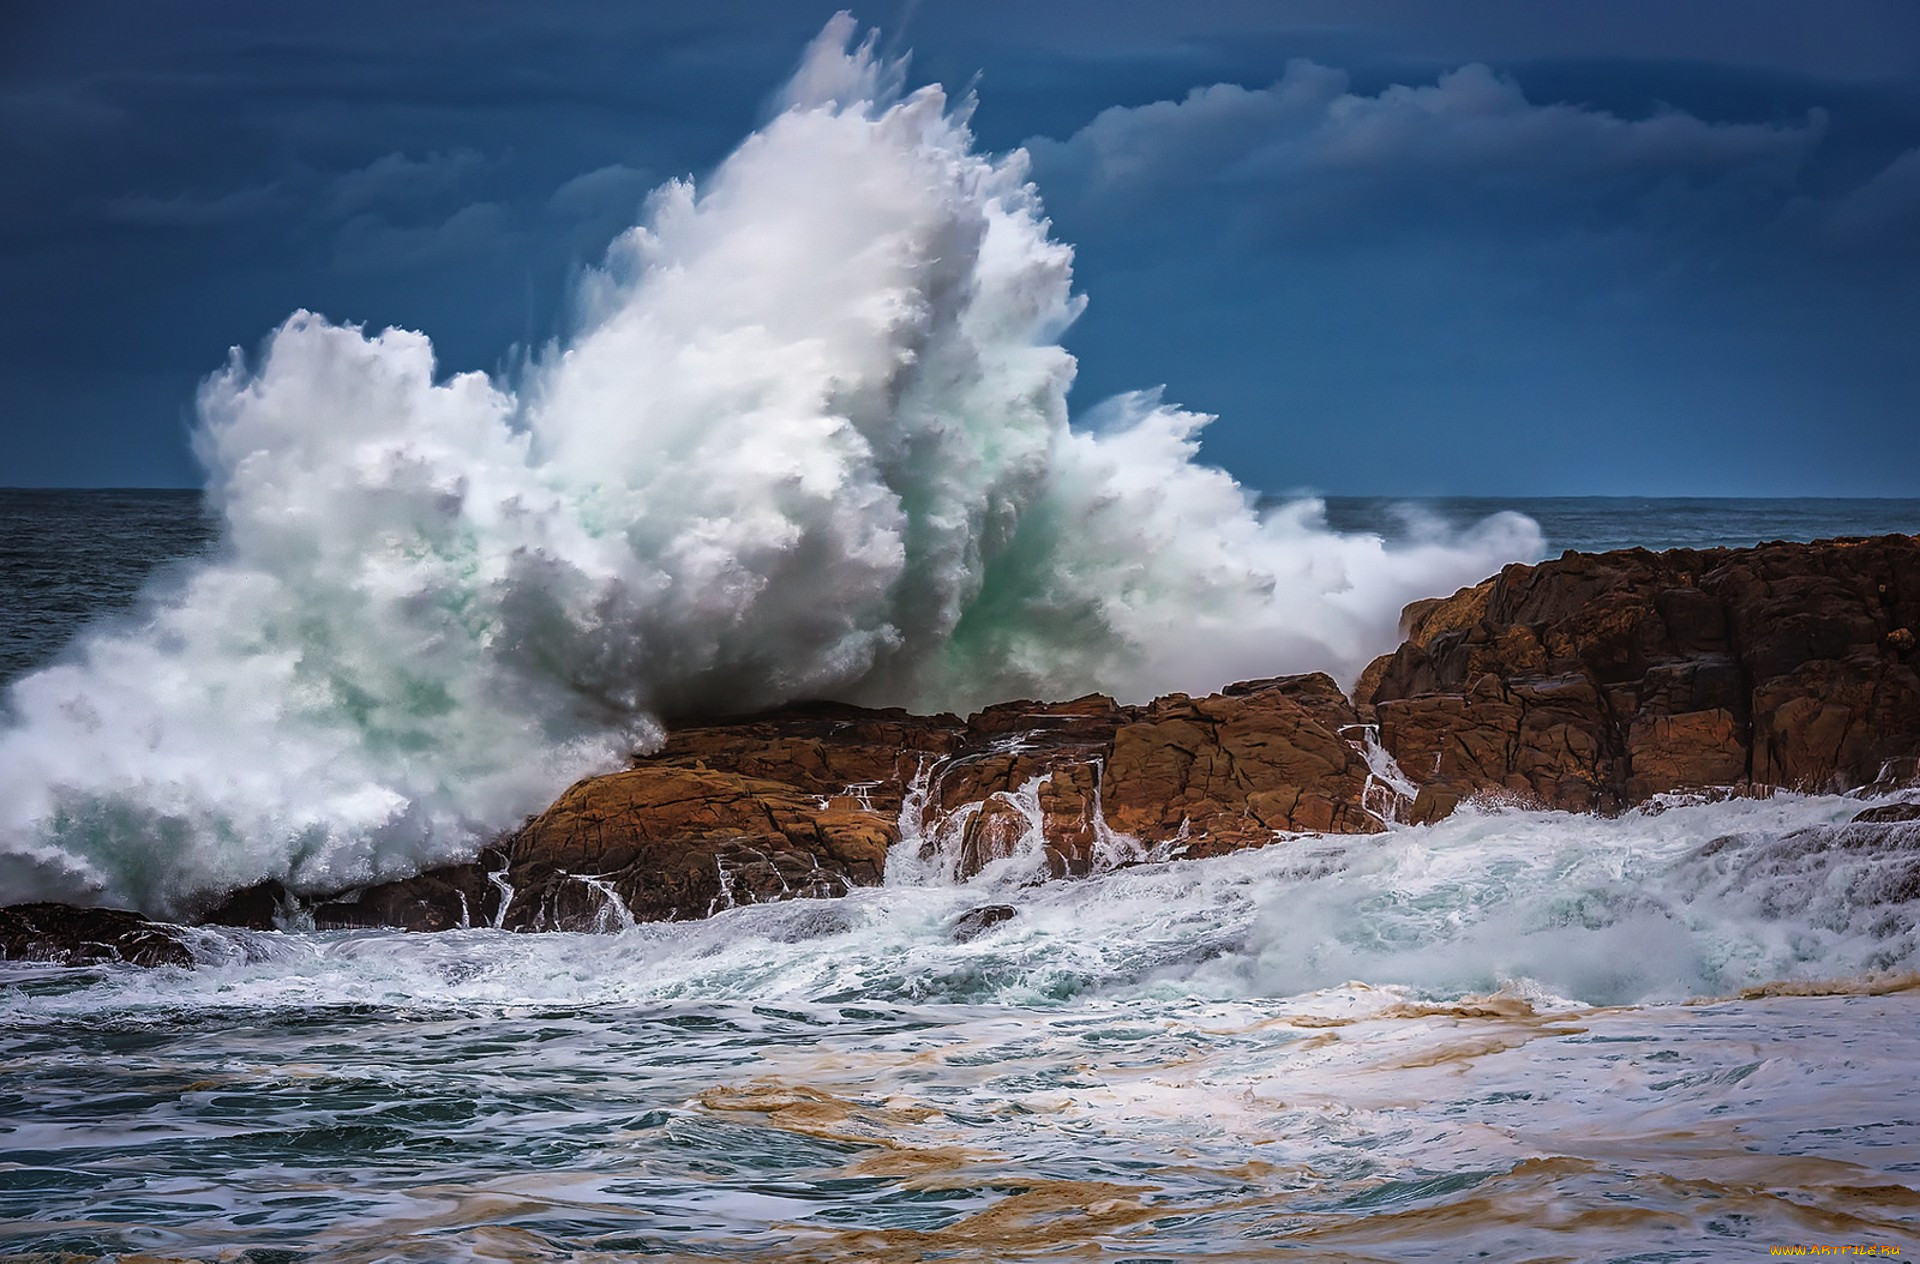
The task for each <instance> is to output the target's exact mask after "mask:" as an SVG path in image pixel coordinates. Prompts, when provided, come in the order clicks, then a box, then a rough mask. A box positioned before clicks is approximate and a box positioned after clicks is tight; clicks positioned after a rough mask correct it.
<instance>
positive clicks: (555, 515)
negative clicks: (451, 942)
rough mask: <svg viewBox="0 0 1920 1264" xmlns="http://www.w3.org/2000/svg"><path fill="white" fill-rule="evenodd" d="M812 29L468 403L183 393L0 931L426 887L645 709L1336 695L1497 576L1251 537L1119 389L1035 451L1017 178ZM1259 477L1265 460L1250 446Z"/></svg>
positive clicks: (51, 685) (237, 388) (13, 782)
mask: <svg viewBox="0 0 1920 1264" xmlns="http://www.w3.org/2000/svg"><path fill="white" fill-rule="evenodd" d="M904 81H905V65H904V63H903V62H900V61H895V60H889V59H886V58H883V57H881V56H879V55H877V53H876V52H875V48H874V40H873V39H872V38H871V37H868V38H866V39H865V40H860V39H859V35H858V31H857V30H856V28H855V26H854V24H853V22H852V20H851V19H850V18H847V17H845V16H844V15H843V16H841V17H839V18H836V19H834V20H833V21H832V22H830V23H829V24H828V25H827V27H826V29H825V30H824V31H823V32H822V33H821V35H820V36H819V37H818V38H817V39H816V40H815V41H814V43H813V44H812V45H811V47H810V48H809V49H808V51H807V53H806V55H805V57H804V59H803V61H802V64H801V67H800V69H799V71H798V72H797V73H796V75H795V76H794V78H793V80H792V82H791V83H790V84H789V85H788V88H787V91H786V94H785V97H784V103H783V104H782V105H781V106H780V107H779V108H777V110H776V112H775V113H774V114H773V115H772V117H771V118H770V119H769V121H768V122H767V123H766V124H765V125H764V126H763V127H762V128H760V130H758V131H757V132H755V133H754V134H753V135H751V136H749V137H748V138H747V140H746V141H745V142H744V143H742V144H741V146H740V147H739V148H738V149H737V150H736V151H735V152H734V153H733V154H732V155H731V156H730V157H728V158H727V159H726V160H725V161H724V162H723V163H721V164H720V166H719V167H718V168H717V169H716V170H715V171H714V172H713V173H712V174H711V175H710V176H709V177H708V178H706V179H705V180H703V181H702V183H701V184H700V186H699V187H698V188H696V187H695V186H694V185H693V184H692V183H690V182H674V183H670V184H668V185H666V186H665V187H663V188H661V189H660V190H659V191H657V192H656V193H655V194H654V196H653V197H652V199H651V200H650V202H649V204H648V207H647V209H646V213H645V215H644V221H643V223H641V224H640V225H639V226H636V227H634V228H632V229H630V230H628V231H627V232H626V233H624V234H622V235H621V236H620V237H619V238H618V239H617V240H616V241H615V242H614V243H613V244H612V246H611V247H610V249H609V251H608V253H607V257H606V260H605V262H604V265H603V266H602V267H601V268H599V269H598V270H596V271H595V272H594V273H593V274H592V275H591V276H590V277H589V278H588V279H587V281H586V282H585V283H584V284H583V285H582V287H581V293H580V295H579V302H578V312H579V314H578V318H577V321H576V322H575V326H574V328H573V330H572V332H571V333H570V334H569V335H568V336H566V337H565V338H564V339H561V340H559V341H558V342H556V343H555V344H554V345H552V346H551V347H549V348H547V349H546V350H545V351H544V352H543V353H541V354H539V355H537V356H535V357H533V359H532V360H531V362H530V364H529V366H528V367H527V368H526V369H525V370H524V371H522V372H520V373H518V374H516V375H513V377H512V378H511V380H508V379H504V378H503V379H495V378H490V377H488V376H485V375H481V374H473V373H468V374H459V375H455V376H451V377H441V376H438V375H437V374H436V369H435V363H434V356H433V349H432V346H431V344H430V342H429V340H428V339H427V337H426V336H424V335H423V334H419V333H413V332H406V331H402V330H397V329H388V330H385V331H382V332H379V333H372V334H370V333H368V332H367V331H366V330H364V329H362V328H360V327H357V326H353V325H342V324H336V323H333V322H331V321H328V320H327V319H325V318H323V317H321V316H319V315H316V314H313V313H310V312H299V313H296V314H295V315H293V316H292V317H291V318H290V319H288V320H287V322H286V323H285V324H283V325H282V326H281V327H280V328H279V329H277V330H276V331H275V332H274V333H273V334H272V335H271V336H270V337H269V338H268V339H267V341H266V344H265V346H264V347H263V348H262V349H261V350H260V352H259V353H258V354H257V356H255V357H253V358H251V359H249V358H247V357H244V356H242V355H241V354H240V353H238V352H236V353H235V354H234V355H233V357H232V358H231V360H230V362H229V363H228V364H227V366H226V367H225V368H224V369H223V370H222V371H220V372H218V373H216V374H215V375H213V376H212V377H211V378H209V379H208V380H207V382H206V383H205V384H204V386H203V387H202V389H201V392H200V397H199V401H198V407H199V422H198V427H197V430H196V436H195V446H196V450H197V452H198V453H199V455H200V457H201V459H202V461H203V462H204V464H205V466H206V469H207V471H208V483H207V486H208V492H209V495H210V498H211V501H212V503H213V504H214V505H215V506H216V508H217V509H218V510H219V512H220V513H221V515H222V516H223V521H224V525H223V530H222V539H221V543H220V545H219V547H218V549H217V550H216V552H215V554H214V555H213V556H211V557H210V558H209V559H208V560H206V561H205V562H203V563H201V564H199V565H197V566H196V567H195V568H194V569H192V570H190V571H189V572H187V573H185V574H183V575H180V576H177V577H176V578H175V580H174V581H173V583H172V586H171V587H169V588H168V589H167V590H165V591H158V590H156V591H155V592H153V593H152V594H150V596H149V598H148V601H147V603H146V605H145V607H144V609H143V611H142V612H141V613H140V614H139V616H138V617H136V618H134V619H132V620H130V621H126V622H123V623H121V624H119V625H117V626H114V627H110V628H98V629H94V630H92V631H90V632H88V633H87V634H85V635H84V636H82V637H81V638H80V639H79V640H78V641H77V642H76V643H75V644H74V645H73V646H72V647H71V648H70V649H69V651H68V652H67V654H66V655H65V657H64V659H63V661H62V662H60V663H59V664H57V665H55V666H53V667H50V668H48V669H46V670H43V671H41V672H39V673H37V674H35V675H33V676H30V677H28V678H26V679H23V680H21V681H20V682H18V683H17V684H16V685H15V686H14V688H13V689H12V691H11V693H10V696H9V698H8V704H9V712H10V715H9V719H8V722H7V728H6V730H5V732H4V734H3V735H0V902H11V901H15V900H22V899H31V898H56V899H65V900H77V901H100V902H116V903H122V902H125V903H133V904H136V905H138V906H140V907H142V908H144V909H147V910H149V911H152V912H156V913H173V912H179V911H182V910H183V909H186V908H189V907H190V906H191V904H192V903H193V901H194V900H195V899H197V898H201V897H204V896H205V895H206V894H207V893H211V892H218V891H221V890H226V889H231V888H233V887H236V886H239V885H243V884H246V883H250V882H253V881H257V880H260V879H263V878H277V879H280V880H282V881H285V882H287V883H288V884H289V885H291V886H293V887H294V888H296V889H309V890H315V889H325V888H338V887H341V886H345V885H350V884H353V883H358V882H364V881H369V880H374V879H378V878H383V877H390V876H396V875H400V874H404V873H408V872H413V871H415V870H417V869H419V868H421V867H423V866H426V865H430V864H433V863H438V862H441V861H446V860H450V859H453V858H456V857H460V856H464V855H467V854H470V853H471V851H472V849H473V847H474V846H475V843H476V841H477V840H478V839H481V838H483V837H485V836H487V835H488V834H490V833H491V832H494V831H496V830H498V829H500V828H503V827H509V826H511V825H513V824H515V823H517V822H518V821H519V820H520V819H521V818H522V817H523V816H524V815H525V814H526V813H528V812H531V811H535V810H538V809H539V808H540V807H542V806H544V804H545V803H546V802H547V801H548V800H549V799H550V798H551V797H552V795H553V794H554V793H556V792H557V791H558V790H559V789H560V788H561V787H563V786H565V785H566V784H567V783H568V782H569V781H570V780H572V779H573V778H576V777H578V776H581V775H584V774H587V773H591V772H594V771H596V770H604V769H607V768H611V767H614V766H617V765H618V764H619V763H620V762H621V761H623V760H624V759H626V758H628V757H629V756H630V755H631V754H632V753H633V752H634V751H636V750H644V749H646V748H648V747H649V746H650V745H652V744H655V743H657V742H658V740H659V738H660V735H661V725H660V722H659V720H658V719H657V718H656V717H657V716H659V715H662V714H689V713H698V712H724V711H740V710H744V709H750V708H755V707H763V706H768V705H773V704H777V703H780V702H783V701H787V700H792V699H800V698H817V697H837V698H843V699H847V700H852V701H858V702H868V703H887V704H904V705H910V706H917V707H953V708H965V707H968V706H971V705H974V704H978V703H981V702H984V701H989V700H994V699H998V698H1003V697H1011V696H1018V695H1027V696H1056V697H1057V696H1067V695H1073V694H1077V693H1080V692H1083V691H1087V690H1092V689H1101V690H1106V691H1109V692H1112V693H1115V694H1118V695H1120V696H1122V697H1126V698H1143V697H1146V696H1149V695H1152V694H1154V693H1157V692H1161V691H1166V690H1171V689H1185V690H1189V691H1200V690H1205V689H1209V688H1212V687H1215V686H1218V685H1220V684H1222V683H1224V682H1226V681H1228V680H1232V679H1235V678H1237V677H1245V676H1254V675H1271V674H1276V673H1281V672H1289V671H1302V670H1310V669H1325V670H1330V671H1333V672H1335V673H1336V674H1339V675H1342V676H1344V677H1346V678H1349V679H1350V678H1351V677H1352V676H1353V675H1355V674H1357V672H1358V671H1359V669H1360V668H1361V667H1362V666H1363V665H1364V663H1365V662H1366V661H1367V659H1368V658H1369V657H1371V656H1372V655H1373V654H1375V653H1378V652H1380V651H1382V650H1384V649H1387V648H1390V646H1391V644H1392V641H1393V638H1394V633H1395V620H1396V617H1397V614H1398V611H1399V609H1400V607H1401V606H1402V605H1403V604H1404V603H1405V602H1406V601H1408V600H1410V599H1412V598H1415V597H1418V596H1423V595H1427V594H1431V593H1437V592H1445V591H1450V590H1451V589H1453V588H1454V587H1456V586H1458V585H1460V584H1463V583H1468V582H1472V581H1473V580H1476V579H1478V578H1480V577H1481V576H1483V575H1484V574H1486V573H1488V572H1490V571H1491V570H1492V569H1494V568H1495V567H1497V566H1498V565H1500V564H1501V563H1504V562H1507V561H1511V560H1514V559H1516V558H1526V557H1531V556H1535V555H1537V554H1538V552H1539V551H1540V549H1541V547H1542V542H1541V539H1540V535H1539V533H1538V531H1537V529H1535V528H1534V526H1533V525H1532V524H1531V523H1530V522H1528V521H1527V520H1526V519H1524V518H1520V517H1517V516H1514V515H1499V516H1496V517H1494V518H1492V519H1489V520H1487V521H1486V522H1484V523H1482V524H1480V525H1479V526H1478V527H1476V528H1474V529H1472V530H1470V531H1468V532H1466V533H1464V534H1456V535H1452V536H1446V537H1435V538H1433V539H1430V540H1428V541H1425V542H1422V543H1418V544H1415V545H1410V546H1400V547H1395V548H1389V547H1387V546H1386V545H1385V544H1384V543H1383V542H1382V541H1381V540H1380V539H1379V538H1377V537H1373V536H1366V535H1348V534H1339V533H1335V532H1332V531H1330V530H1328V529H1327V528H1326V526H1325V523H1324V518H1323V515H1322V512H1321V507H1320V506H1319V505H1318V504H1317V503H1316V502H1314V501H1312V500H1300V501H1296V502H1293V503H1290V504H1287V505H1284V506H1282V507H1280V508H1277V509H1273V510H1269V511H1266V512H1256V510H1255V509H1254V508H1253V501H1252V497H1250V495H1249V494H1248V493H1247V492H1246V491H1245V490H1244V489H1242V488H1241V487H1240V486H1239V485H1237V484H1236V483H1235V481H1234V480H1233V479H1232V478H1231V477H1230V476H1229V475H1228V474H1226V473H1225V472H1223V471H1221V470H1219V469H1216V468H1213V467H1210V466H1207V465H1205V464H1202V463H1200V462H1199V461H1198V460H1197V453H1198V447H1199V436H1200V432H1201V429H1202V427H1203V426H1204V425H1205V424H1206V422H1207V421H1208V420H1209V419H1208V418H1207V417H1205V416H1203V415H1200V414H1197V413H1193V412H1188V411H1184V410H1181V409H1179V408H1176V407H1173V406H1171V405H1169V404H1167V403H1165V402H1163V401H1162V400H1161V399H1160V398H1159V397H1158V395H1157V394H1156V393H1154V392H1142V393H1137V394H1130V395H1125V396H1121V397H1118V398H1115V399H1111V400H1108V401H1106V402H1104V403H1101V404H1099V405H1098V406H1096V407H1094V408H1092V409H1090V410H1088V411H1086V412H1085V413H1084V415H1083V416H1081V417H1078V418H1076V419H1075V420H1074V421H1073V422H1072V423H1071V424H1070V421H1069V409H1068V389H1069V386H1070V385H1071V383H1072V380H1073V375H1074V362H1073V358H1072V357H1071V356H1070V355H1069V354H1068V353H1067V352H1066V351H1065V350H1064V349H1063V348H1062V347H1061V346H1060V342H1059V340H1060V338H1061V335H1062V333H1063V332H1064V331H1065V330H1066V329H1067V327H1068V326H1069V325H1070V324H1071V322H1072V321H1073V320H1074V318H1075V316H1076V315H1077V314H1078V312H1079V311H1080V308H1081V305H1082V300H1081V299H1080V298H1079V297H1078V296H1077V295H1076V294H1075V293H1074V291H1073V286H1072V251H1071V249H1070V248H1069V247H1068V246H1067V245H1065V244H1063V243H1061V242H1058V241H1056V240H1054V239H1052V238H1051V236H1050V235H1049V229H1048V224H1047V221H1046V219H1045V218H1044V216H1043V212H1042V209H1041V205H1040V201H1039V198H1038V194H1037V192H1036V190H1035V189H1034V187H1033V186H1032V185H1031V184H1030V183H1029V181H1028V178H1027V161H1026V157H1025V155H1024V154H1022V153H1021V152H1019V151H1015V152H1013V153H1009V154H1001V155H994V154H986V153H981V152H979V151H977V150H976V149H975V148H974V145H973V139H972V136H971V134H970V132H969V129H968V113H969V109H970V103H969V102H959V103H955V102H952V101H950V100H949V99H948V98H947V96H946V95H945V94H944V93H943V92H942V91H941V90H940V89H939V88H938V87H923V88H920V89H917V90H914V91H911V92H908V91H906V90H905V89H904V87H903V84H904ZM1282 441H1283V440H1282Z"/></svg>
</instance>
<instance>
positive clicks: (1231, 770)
mask: <svg viewBox="0 0 1920 1264" xmlns="http://www.w3.org/2000/svg"><path fill="white" fill-rule="evenodd" d="M1358 731H1359V719H1358V716H1357V715H1355V713H1354V711H1353V708H1352V707H1351V706H1350V705H1349V704H1348V703H1347V700H1346V698H1345V697H1344V696H1343V695H1342V694H1341V692H1340V690H1339V687H1338V686H1337V685H1335V683H1334V682H1333V680H1332V679H1331V678H1329V677H1327V676H1324V675H1313V676H1298V677H1287V678H1282V679H1277V680H1264V681H1253V682H1247V683H1244V684H1240V685H1235V686H1232V687H1230V688H1229V689H1227V690H1225V691H1223V692H1222V693H1220V694H1217V695H1214V696H1212V697H1208V698H1201V699H1193V698H1188V697H1186V696H1184V695H1174V696H1171V697H1167V698H1161V699H1157V700H1155V701H1154V702H1152V703H1150V704H1148V705H1146V706H1122V705H1120V704H1118V703H1116V702H1115V701H1114V700H1113V699H1111V698H1108V697H1105V696H1102V695H1097V694H1095V695H1089V696H1087V697H1084V698H1078V699H1074V700H1072V701H1070V702H1060V703H1037V702H1010V703H1005V704H1002V705H999V706H994V707H989V708H987V709H986V710H984V711H981V712H980V713H978V714H976V715H974V716H971V717H969V718H968V719H966V720H961V719H959V718H958V717H956V716H952V715H934V716H914V715H909V714H908V713H906V712H904V711H867V710H862V709H860V708H855V707H847V706H838V705H809V706H801V707H793V708H787V709H785V710H782V711H777V712H773V713H770V714H767V715H760V716H753V717H747V718H745V719H742V720H738V721H730V722H724V723H707V724H700V725H691V726H684V727H681V728H679V729H677V730H676V731H675V732H674V734H673V736H672V738H671V739H669V741H668V743H667V745H666V746H665V747H664V748H663V749H662V750H661V751H659V752H658V753H656V754H654V755H652V756H649V757H647V758H644V759H641V760H638V761H636V763H635V765H634V767H632V768H631V769H628V770H626V771H623V772H618V773H613V774H610V775H608V776H603V777H594V778H589V779H587V780H585V781H582V782H580V783H578V784H577V785H575V786H573V787H571V788H570V789H569V790H568V791H567V792H566V793H565V794H564V795H562V796H561V797H560V799H559V800H558V801H557V802H556V803H555V804H554V805H553V806H552V807H551V808H549V809H548V810H547V811H546V812H544V813H542V814H541V815H540V816H538V817H536V818H535V819H533V820H532V821H530V822H529V823H528V824H527V825H526V826H525V827H524V828H523V829H522V830H520V831H519V832H518V833H517V834H516V835H514V836H513V837H512V838H510V839H508V840H505V841H504V843H503V844H502V850H503V852H504V854H505V855H506V857H507V858H508V867H507V871H506V874H505V880H506V882H507V883H508V884H509V885H511V887H512V888H513V891H514V895H513V897H512V899H511V900H510V901H509V903H508V905H507V913H506V917H505V920H504V923H503V924H504V925H506V926H507V927H509V928H511V929H519V930H546V929H575V930H578V929H595V928H598V929H615V928H617V927H619V926H621V925H624V924H625V923H626V922H627V921H628V920H636V921H652V920H667V919H674V918H686V917H703V916H706V915H708V914H710V913H712V912H715V911H718V910H720V909H725V908H731V907H734V906H736V905H741V904H751V903H764V902H767V901H772V900H782V899H793V898H809V897H815V898H817V897H832V896H838V895H844V894H845V893H846V892H847V891H848V890H850V889H852V888H854V887H858V886H871V885H875V884H877V883H879V882H880V881H881V879H882V877H883V874H884V871H885V867H886V865H887V862H888V856H889V853H890V851H891V850H892V848H893V846H894V844H896V843H898V842H899V841H900V839H901V838H902V836H903V832H904V833H910V834H911V835H912V836H914V837H918V838H920V839H922V840H923V843H922V847H921V849H920V855H919V857H918V858H917V860H918V863H920V864H922V865H923V866H925V867H926V869H927V872H928V873H929V875H930V876H936V877H940V878H947V879H959V878H965V877H969V876H971V875H973V874H976V873H978V872H980V871H981V870H982V869H984V868H986V867H987V866H989V865H992V864H994V863H996V862H1008V863H1016V864H1024V865H1026V866H1028V867H1029V868H1030V871H1031V874H1032V876H1033V877H1034V878H1035V879H1036V880H1037V879H1039V878H1044V877H1050V876H1051V877H1064V876H1073V875H1083V874H1087V873H1092V872H1097V871H1100V870H1103V869H1108V868H1113V867H1115V866H1118V865H1122V864H1126V863H1131V862H1134V861H1137V860H1140V859H1142V858H1144V857H1145V856H1147V855H1149V854H1164V855H1175V854H1179V855H1214V854H1218V853H1221V852H1225V851H1230V850H1234V849H1237V848H1241V847H1248V846H1260V845H1263V844H1266V843H1269V842H1272V841H1273V840H1274V839H1276V838H1278V837H1283V836H1284V835H1286V834H1288V833H1293V832H1301V831H1309V830H1334V831H1341V832H1365V831H1372V830H1378V829H1381V828H1383V826H1382V824H1381V822H1380V820H1379V818H1378V817H1376V816H1374V815H1373V814H1371V813H1370V812H1368V811H1367V810H1366V807H1365V806H1364V804H1363V800H1364V799H1365V797H1366V792H1367V788H1368V785H1369V769H1368V767H1367V764H1366V761H1365V759H1364V758H1363V756H1362V754H1361V753H1360V751H1359V750H1358V749H1357V747H1356V740H1357V736H1358ZM903 827H904V830H903Z"/></svg>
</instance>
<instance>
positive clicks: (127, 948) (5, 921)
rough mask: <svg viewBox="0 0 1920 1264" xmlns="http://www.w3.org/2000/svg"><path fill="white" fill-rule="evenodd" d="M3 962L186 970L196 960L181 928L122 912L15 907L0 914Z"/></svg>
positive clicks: (62, 906) (55, 906)
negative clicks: (159, 967) (116, 965)
mask: <svg viewBox="0 0 1920 1264" xmlns="http://www.w3.org/2000/svg"><path fill="white" fill-rule="evenodd" d="M0 960H5V961H37V962H44V963H46V964H48V965H67V966H89V965H102V964H113V963H118V964H125V965H133V966H188V965H192V964H193V954H192V953H190V952H188V951H187V948H186V945H185V944H184V943H183V942H181V931H180V928H179V927H177V926H169V925H167V924H165V923H163V922H150V921H148V920H147V919H146V918H144V917H142V916H140V914H138V913H130V912H127V911H126V910H124V909H99V908H74V907H72V906H70V905H66V904H15V905H12V906H10V907H7V908H0Z"/></svg>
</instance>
